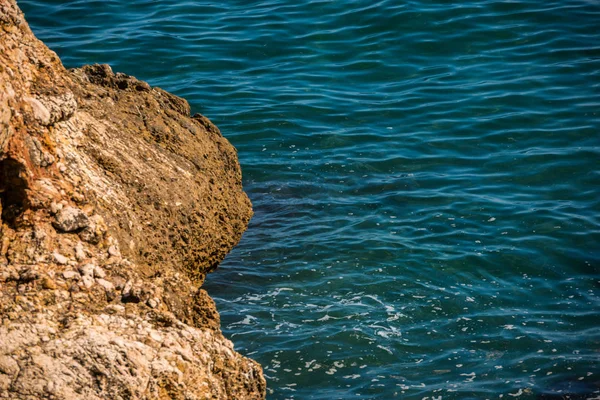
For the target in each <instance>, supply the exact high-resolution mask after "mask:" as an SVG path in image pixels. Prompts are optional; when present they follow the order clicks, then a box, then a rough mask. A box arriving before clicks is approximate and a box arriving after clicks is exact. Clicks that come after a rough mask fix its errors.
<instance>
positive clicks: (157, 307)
mask: <svg viewBox="0 0 600 400" xmlns="http://www.w3.org/2000/svg"><path fill="white" fill-rule="evenodd" d="M0 215H1V225H0V318H1V321H2V323H1V324H0V398H10V399H12V398H19V399H40V398H49V399H50V398H52V399H260V398H264V397H265V391H266V384H265V379H264V376H263V373H262V369H261V367H260V366H259V365H258V364H257V363H256V362H254V361H253V360H250V359H248V358H245V357H243V356H241V355H240V354H239V353H236V352H235V351H234V348H233V344H232V343H231V342H230V341H228V340H227V339H225V338H224V337H223V335H222V334H221V331H220V321H219V315H218V313H217V311H216V308H215V304H214V302H213V301H212V299H211V298H210V297H209V296H208V294H207V293H206V292H205V291H204V290H203V289H201V288H200V287H201V285H202V283H203V281H204V278H205V276H206V274H207V273H209V272H210V271H212V270H213V269H215V268H216V266H217V265H218V264H219V263H220V262H221V261H222V260H223V258H224V257H225V255H226V254H227V253H228V252H229V251H230V250H231V248H232V247H233V246H235V245H236V244H237V242H238V241H239V240H240V238H241V235H242V233H243V232H244V230H245V229H246V227H247V224H248V222H249V220H250V217H251V216H252V209H251V204H250V202H249V200H248V198H247V196H246V195H245V193H244V192H243V190H242V186H241V171H240V167H239V163H238V161H237V154H236V151H235V149H234V148H233V146H231V144H230V143H229V142H228V141H227V140H226V139H225V138H224V137H223V136H222V135H221V133H220V132H219V130H218V129H217V128H216V127H215V126H214V125H213V124H212V123H211V122H210V120H208V119H207V118H206V117H204V116H202V115H199V114H196V115H194V116H193V117H192V116H190V107H189V105H188V103H187V102H186V101H185V100H184V99H181V98H179V97H177V96H174V95H172V94H170V93H168V92H166V91H164V90H161V89H160V88H155V87H151V86H150V85H149V84H147V83H146V82H143V81H139V80H137V79H136V78H134V77H132V76H128V75H125V74H122V73H114V72H113V71H112V70H111V68H110V67H109V66H107V65H91V66H84V67H82V68H78V69H73V70H67V69H65V68H64V67H63V65H62V64H61V62H60V59H59V58H58V57H57V56H56V54H55V53H53V52H52V51H51V50H49V49H48V48H47V47H46V46H45V45H44V44H43V43H42V42H40V41H39V40H37V39H36V38H35V37H34V35H33V34H32V32H31V30H30V29H29V27H28V25H27V23H26V22H25V19H24V17H23V14H22V12H21V11H20V10H19V8H18V7H17V5H16V3H15V1H14V0H0Z"/></svg>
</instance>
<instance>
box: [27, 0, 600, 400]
mask: <svg viewBox="0 0 600 400" xmlns="http://www.w3.org/2000/svg"><path fill="white" fill-rule="evenodd" d="M19 4H20V5H21V7H22V8H23V9H24V10H25V12H26V15H27V17H28V20H29V21H30V22H31V24H32V28H33V29H34V31H35V32H36V34H37V35H38V36H39V37H41V38H42V39H43V40H44V41H45V42H46V43H48V44H49V45H50V46H51V47H52V48H53V49H54V50H55V51H57V52H58V53H59V55H60V56H61V58H62V59H63V61H64V63H65V64H66V65H67V66H68V67H72V66H78V65H81V64H85V63H92V62H104V63H110V64H111V65H112V66H113V69H114V70H117V71H124V72H127V73H130V74H132V75H135V76H137V77H138V78H142V79H145V80H148V81H150V83H151V84H153V85H159V86H161V87H163V88H165V89H167V90H170V91H173V92H175V93H177V94H179V95H181V96H184V97H185V98H187V99H188V100H189V101H190V104H191V106H192V108H193V110H194V111H195V112H196V111H197V112H201V113H203V114H205V115H208V116H209V117H210V118H211V119H212V120H213V121H214V122H215V123H216V124H217V125H219V127H220V128H221V130H222V131H223V132H224V134H225V135H226V136H227V137H228V138H229V139H230V140H231V141H232V142H233V143H234V144H235V145H236V147H237V148H238V150H239V157H240V160H241V162H242V164H243V171H244V184H245V188H246V191H247V192H248V194H249V195H250V197H251V199H252V201H253V203H254V207H255V217H254V219H253V220H252V222H251V225H250V229H249V231H248V232H247V233H246V235H245V236H244V239H243V240H242V243H241V244H240V246H239V247H238V248H237V249H236V250H235V251H234V252H233V253H232V254H231V255H230V256H229V258H228V260H227V261H226V262H225V263H224V265H223V266H222V267H221V271H220V272H218V273H216V274H213V276H211V277H209V279H208V282H207V284H206V287H207V289H208V290H209V292H210V293H211V294H212V295H213V296H214V297H215V298H216V301H217V303H218V306H219V309H220V311H221V315H222V322H223V329H224V332H225V333H226V334H227V335H229V336H230V337H231V338H233V339H234V341H235V343H236V345H237V346H238V350H240V351H242V352H244V353H246V354H248V355H250V356H252V357H254V358H256V359H257V360H258V361H260V362H261V363H262V364H263V366H264V368H265V373H266V375H267V376H268V380H269V392H270V394H269V398H273V399H284V398H285V399H288V398H289V399H293V398H298V399H304V398H310V399H327V400H329V399H331V398H344V399H345V398H350V397H352V398H374V399H375V398H376V399H388V398H394V397H400V398H407V399H413V398H414V399H421V398H432V399H441V398H443V399H471V398H472V399H475V398H477V399H483V398H492V397H493V398H497V397H498V396H499V395H503V396H505V398H508V397H518V398H523V399H533V398H536V396H537V394H539V393H542V392H544V391H548V390H551V389H552V388H556V387H568V386H569V385H571V387H575V386H573V385H575V384H572V382H575V383H577V385H579V386H577V387H579V388H583V389H581V390H587V391H593V390H595V388H597V385H598V382H599V381H598V373H600V371H598V355H597V354H598V349H599V343H600V330H599V328H598V322H597V321H599V320H600V309H599V307H598V306H599V298H598V288H599V287H600V274H599V272H600V267H599V261H600V251H599V250H598V249H599V247H598V243H600V217H599V215H600V193H599V188H600V170H599V169H598V165H599V164H598V159H599V153H600V140H599V138H600V136H598V130H599V128H600V115H599V111H598V105H600V90H599V89H600V80H599V77H600V46H599V43H598V23H597V22H598V18H599V17H600V7H599V5H598V3H597V2H595V1H583V0H568V1H560V2H559V1H557V0H551V1H547V2H544V3H540V2H535V1H533V0H523V1H512V2H497V1H491V0H472V1H468V2H466V3H465V2H462V3H455V4H448V3H444V4H442V3H440V4H435V3H433V4H432V3H427V2H423V1H420V0H411V1H408V2H404V3H402V4H399V3H398V2H396V1H392V0H380V1H363V0H358V1H346V2H341V1H330V0H320V1H316V0H314V1H310V0H307V1H301V2H292V1H289V0H284V1H277V2H275V1H272V0H261V1H252V2H239V1H236V0H227V1H225V2H221V3H202V2H196V1H183V2H178V1H173V0H168V1H161V2H157V1H151V0H132V1H129V2H124V1H120V0H105V1H84V0H69V1H58V0H52V1H40V0H21V1H20V2H19ZM565 382H571V383H568V384H567V383H565ZM561 385H562V386H561Z"/></svg>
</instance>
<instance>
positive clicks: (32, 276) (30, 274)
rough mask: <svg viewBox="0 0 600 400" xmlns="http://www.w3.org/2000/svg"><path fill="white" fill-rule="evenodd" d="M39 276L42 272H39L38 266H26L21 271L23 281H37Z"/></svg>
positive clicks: (20, 278)
mask: <svg viewBox="0 0 600 400" xmlns="http://www.w3.org/2000/svg"><path fill="white" fill-rule="evenodd" d="M39 277H40V273H39V272H38V270H37V268H36V267H31V266H29V267H25V268H23V269H22V270H21V272H20V273H19V281H20V282H23V283H27V282H32V281H35V280H37V279H38V278H39Z"/></svg>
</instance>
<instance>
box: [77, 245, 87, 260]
mask: <svg viewBox="0 0 600 400" xmlns="http://www.w3.org/2000/svg"><path fill="white" fill-rule="evenodd" d="M75 258H76V259H77V261H83V260H85V259H86V255H85V251H84V250H83V244H82V243H81V242H78V243H77V245H76V246H75Z"/></svg>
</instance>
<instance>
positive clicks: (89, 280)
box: [80, 275, 94, 289]
mask: <svg viewBox="0 0 600 400" xmlns="http://www.w3.org/2000/svg"><path fill="white" fill-rule="evenodd" d="M80 283H81V286H82V287H84V288H86V289H89V288H91V287H92V286H93V285H94V278H93V277H92V276H91V275H82V276H81V281H80Z"/></svg>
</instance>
